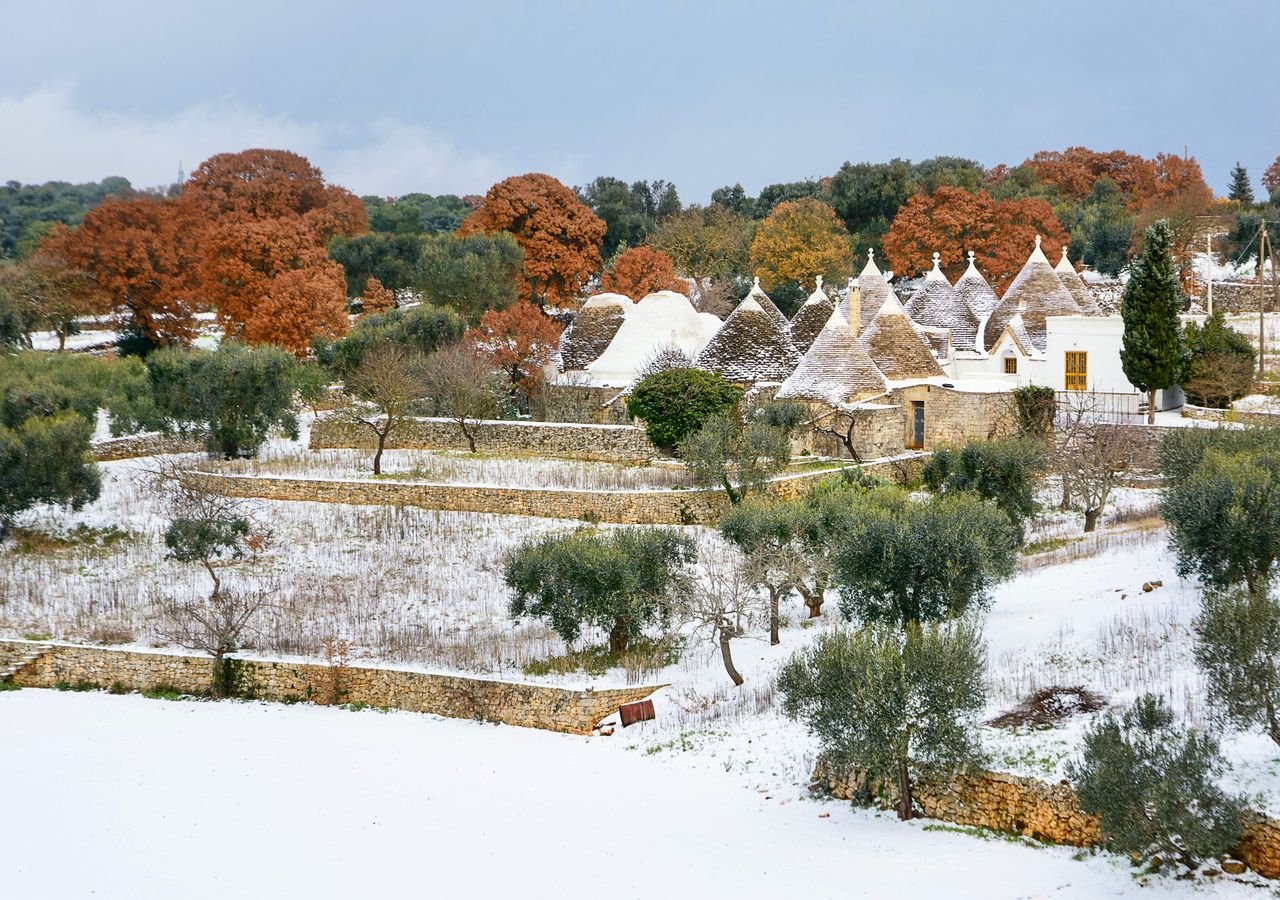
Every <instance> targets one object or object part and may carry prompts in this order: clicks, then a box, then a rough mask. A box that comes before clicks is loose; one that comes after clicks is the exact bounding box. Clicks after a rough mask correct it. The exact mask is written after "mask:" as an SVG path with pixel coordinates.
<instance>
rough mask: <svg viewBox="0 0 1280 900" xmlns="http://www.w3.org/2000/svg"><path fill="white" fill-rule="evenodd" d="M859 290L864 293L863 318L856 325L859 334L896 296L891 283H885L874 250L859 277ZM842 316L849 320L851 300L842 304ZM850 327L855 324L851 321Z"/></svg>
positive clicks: (870, 251) (845, 300)
mask: <svg viewBox="0 0 1280 900" xmlns="http://www.w3.org/2000/svg"><path fill="white" fill-rule="evenodd" d="M858 288H859V289H860V290H861V291H862V316H861V318H860V321H859V322H857V323H856V325H857V330H858V331H859V332H861V331H862V329H864V328H866V327H867V326H868V325H870V324H871V320H872V319H874V318H875V317H876V313H877V312H879V310H880V307H881V306H883V305H884V302H885V301H886V300H888V299H889V298H890V297H892V296H894V294H893V291H892V290H891V289H890V288H889V282H887V281H885V279H884V273H883V272H881V271H880V269H879V268H878V267H877V266H876V252H875V251H874V250H868V251H867V264H866V265H865V266H863V267H862V272H861V273H860V274H859V275H858ZM840 314H841V315H842V316H844V317H845V319H848V318H849V299H848V298H847V297H846V298H845V299H844V301H843V302H842V303H841V304H840ZM849 324H850V326H852V325H854V324H855V323H854V322H852V321H850V322H849Z"/></svg>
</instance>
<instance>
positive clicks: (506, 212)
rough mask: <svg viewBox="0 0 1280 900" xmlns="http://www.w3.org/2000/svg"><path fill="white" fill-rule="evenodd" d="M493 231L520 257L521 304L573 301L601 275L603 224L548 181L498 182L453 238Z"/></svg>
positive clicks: (545, 178)
mask: <svg viewBox="0 0 1280 900" xmlns="http://www.w3.org/2000/svg"><path fill="white" fill-rule="evenodd" d="M495 231H507V232H510V233H511V235H512V236H513V237H514V238H515V239H516V243H518V244H519V245H520V248H521V249H522V250H523V251H524V280H523V282H522V284H521V286H520V296H521V299H523V300H531V301H533V302H535V303H538V304H540V305H543V306H545V305H547V304H553V305H556V304H562V303H566V302H568V301H572V300H573V299H574V298H575V297H576V296H577V294H578V293H579V292H580V291H581V290H582V286H583V284H585V283H586V281H587V279H588V278H590V277H591V276H592V275H594V274H595V273H596V272H597V271H599V269H600V244H601V241H603V240H604V232H605V223H604V220H603V219H601V218H600V217H599V216H597V215H596V214H595V213H593V212H592V211H591V210H590V209H589V208H588V207H587V206H586V205H585V204H584V203H583V202H582V201H581V200H579V199H578V195H577V194H575V193H574V192H573V191H572V190H570V189H569V188H567V187H565V186H564V185H563V184H561V183H560V182H559V181H557V180H556V179H554V178H552V177H551V176H550V175H541V174H537V173H532V174H529V175H516V176H514V177H511V178H507V179H505V180H503V181H499V182H498V183H497V184H495V185H494V186H493V187H491V188H489V192H488V193H487V194H485V198H484V202H483V203H482V204H481V205H480V206H479V208H477V209H476V211H475V212H473V213H472V214H471V215H469V216H467V218H466V219H465V220H463V222H462V225H461V227H459V229H458V232H457V233H458V234H460V235H467V234H475V233H477V232H485V233H492V232H495Z"/></svg>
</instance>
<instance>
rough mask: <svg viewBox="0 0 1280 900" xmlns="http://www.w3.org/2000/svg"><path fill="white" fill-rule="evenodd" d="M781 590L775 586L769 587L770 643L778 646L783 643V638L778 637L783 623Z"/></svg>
mask: <svg viewBox="0 0 1280 900" xmlns="http://www.w3.org/2000/svg"><path fill="white" fill-rule="evenodd" d="M779 606H780V603H779V591H778V589H777V588H775V587H770V588H769V643H770V644H772V645H774V646H777V645H778V644H781V643H782V638H780V637H778V630H779V629H780V627H781V625H782V621H781V620H782V614H781V612H780V610H779Z"/></svg>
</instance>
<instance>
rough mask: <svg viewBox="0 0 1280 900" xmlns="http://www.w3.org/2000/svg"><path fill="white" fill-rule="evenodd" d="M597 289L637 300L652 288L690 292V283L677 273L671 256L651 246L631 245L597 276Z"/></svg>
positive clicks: (653, 290) (686, 293)
mask: <svg viewBox="0 0 1280 900" xmlns="http://www.w3.org/2000/svg"><path fill="white" fill-rule="evenodd" d="M600 290H602V291H606V292H608V293H611V294H623V295H624V296H627V297H630V298H631V299H632V300H639V299H640V298H641V297H644V296H646V295H648V294H652V293H654V292H655V291H676V292H678V293H681V294H684V295H685V296H686V297H687V296H688V295H689V283H688V282H687V281H684V280H683V279H680V278H677V277H676V265H675V263H674V262H672V260H671V257H670V256H667V254H665V253H663V252H662V251H661V250H654V249H653V248H652V247H632V248H631V249H630V250H627V251H625V252H624V253H622V254H621V255H620V256H619V257H618V258H617V259H616V260H614V262H613V268H612V269H610V270H609V271H607V272H605V273H604V275H603V276H601V278H600Z"/></svg>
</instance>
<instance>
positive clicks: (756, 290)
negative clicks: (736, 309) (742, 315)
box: [743, 275, 791, 328]
mask: <svg viewBox="0 0 1280 900" xmlns="http://www.w3.org/2000/svg"><path fill="white" fill-rule="evenodd" d="M743 299H751V300H754V301H756V303H759V304H760V308H761V309H763V310H764V311H765V312H766V313H768V314H769V317H770V318H771V319H773V320H774V321H775V322H777V323H778V324H779V325H781V326H782V327H783V328H786V327H787V326H788V325H790V324H791V323H790V322H788V321H787V317H786V316H784V315H783V314H782V310H780V309H778V305H777V304H776V303H774V302H773V301H772V300H770V299H769V295H768V294H766V293H765V292H764V288H762V287H760V276H759V275H757V276H756V277H755V278H753V279H752V280H751V290H750V291H749V292H747V296H746V297H745V298H743Z"/></svg>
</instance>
